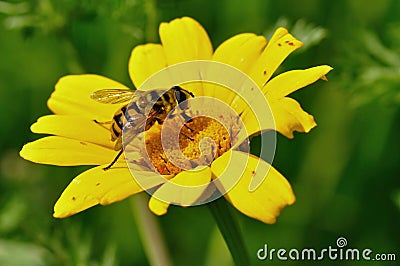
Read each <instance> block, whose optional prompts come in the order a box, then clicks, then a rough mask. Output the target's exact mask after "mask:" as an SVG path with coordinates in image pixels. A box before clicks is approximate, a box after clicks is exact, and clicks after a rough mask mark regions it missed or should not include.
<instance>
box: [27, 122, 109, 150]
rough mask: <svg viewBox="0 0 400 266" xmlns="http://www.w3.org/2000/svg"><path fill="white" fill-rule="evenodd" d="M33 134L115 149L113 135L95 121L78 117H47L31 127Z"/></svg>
mask: <svg viewBox="0 0 400 266" xmlns="http://www.w3.org/2000/svg"><path fill="white" fill-rule="evenodd" d="M31 131H32V132H33V133H39V134H51V135H57V136H61V137H66V138H71V139H76V140H80V141H84V142H91V143H94V144H98V145H101V146H105V147H107V148H110V149H113V148H114V145H115V143H113V142H112V141H111V133H110V131H109V130H108V129H106V128H104V127H103V126H101V125H99V124H96V123H95V122H94V121H93V120H90V119H87V118H85V117H82V116H76V115H46V116H42V117H40V118H39V119H38V121H37V122H36V123H34V124H33V125H32V126H31Z"/></svg>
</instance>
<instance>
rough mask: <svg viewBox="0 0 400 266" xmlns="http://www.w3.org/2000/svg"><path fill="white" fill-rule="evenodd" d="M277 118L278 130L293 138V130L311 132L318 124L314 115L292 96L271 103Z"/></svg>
mask: <svg viewBox="0 0 400 266" xmlns="http://www.w3.org/2000/svg"><path fill="white" fill-rule="evenodd" d="M270 106H271V110H272V113H273V115H274V119H275V126H276V130H277V131H278V132H279V133H281V134H283V135H285V136H286V137H288V138H293V137H294V136H293V131H297V132H306V133H308V132H310V130H311V129H312V128H314V127H315V126H316V125H317V124H316V123H315V121H314V117H313V116H312V115H310V114H308V113H306V112H305V111H304V110H303V109H302V108H301V106H300V104H299V103H298V102H297V101H296V100H293V99H292V98H288V97H284V98H281V99H279V100H277V101H273V102H271V103H270Z"/></svg>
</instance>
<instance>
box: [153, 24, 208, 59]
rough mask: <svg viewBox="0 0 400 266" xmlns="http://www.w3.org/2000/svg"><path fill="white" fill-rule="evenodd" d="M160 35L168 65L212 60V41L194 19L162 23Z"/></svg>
mask: <svg viewBox="0 0 400 266" xmlns="http://www.w3.org/2000/svg"><path fill="white" fill-rule="evenodd" d="M159 33H160V39H161V43H162V46H163V48H164V51H165V57H166V59H167V63H168V65H173V64H176V63H180V62H184V61H189V60H201V59H211V56H212V46H211V42H210V39H209V37H208V35H207V32H206V31H205V30H204V28H203V27H202V26H201V25H200V24H199V23H198V22H197V21H195V20H194V19H192V18H189V17H183V18H178V19H174V20H172V21H171V22H169V23H165V22H164V23H161V25H160V29H159Z"/></svg>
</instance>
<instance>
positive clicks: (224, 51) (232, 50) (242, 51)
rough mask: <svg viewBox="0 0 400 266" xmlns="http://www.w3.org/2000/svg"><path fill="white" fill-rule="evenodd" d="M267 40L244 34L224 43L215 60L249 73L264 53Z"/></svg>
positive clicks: (251, 34)
mask: <svg viewBox="0 0 400 266" xmlns="http://www.w3.org/2000/svg"><path fill="white" fill-rule="evenodd" d="M266 45H267V40H266V39H265V38H264V36H257V35H255V34H253V33H242V34H238V35H235V36H233V37H231V38H229V39H228V40H226V41H224V42H223V43H222V44H221V45H220V46H218V48H217V49H216V50H215V53H214V55H213V60H215V61H219V62H222V63H226V64H229V65H231V66H233V67H236V68H237V69H239V70H241V71H243V72H245V73H248V71H249V70H250V68H251V67H252V66H253V64H254V63H255V62H256V61H257V59H258V57H259V56H260V55H261V53H262V52H263V50H264V48H265V46H266Z"/></svg>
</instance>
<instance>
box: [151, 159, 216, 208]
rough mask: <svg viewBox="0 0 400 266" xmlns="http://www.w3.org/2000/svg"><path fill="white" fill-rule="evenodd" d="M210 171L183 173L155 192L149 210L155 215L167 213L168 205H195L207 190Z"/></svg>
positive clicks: (203, 169) (201, 170) (206, 169)
mask: <svg viewBox="0 0 400 266" xmlns="http://www.w3.org/2000/svg"><path fill="white" fill-rule="evenodd" d="M210 180H211V169H210V168H209V167H204V168H202V169H199V170H196V169H194V170H191V171H183V172H180V173H179V174H177V175H176V176H175V177H173V178H171V179H170V180H169V182H167V183H165V184H163V185H162V186H161V187H160V188H159V189H158V190H156V191H155V192H154V194H153V196H152V197H151V199H150V201H149V208H150V210H151V211H152V212H154V213H155V214H157V215H163V214H165V213H166V212H167V208H168V206H169V204H170V203H174V204H176V205H181V206H184V207H187V206H191V205H193V204H195V203H196V202H197V201H198V199H199V198H200V197H201V195H202V194H203V192H204V191H205V190H206V189H207V185H208V183H209V182H210Z"/></svg>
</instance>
